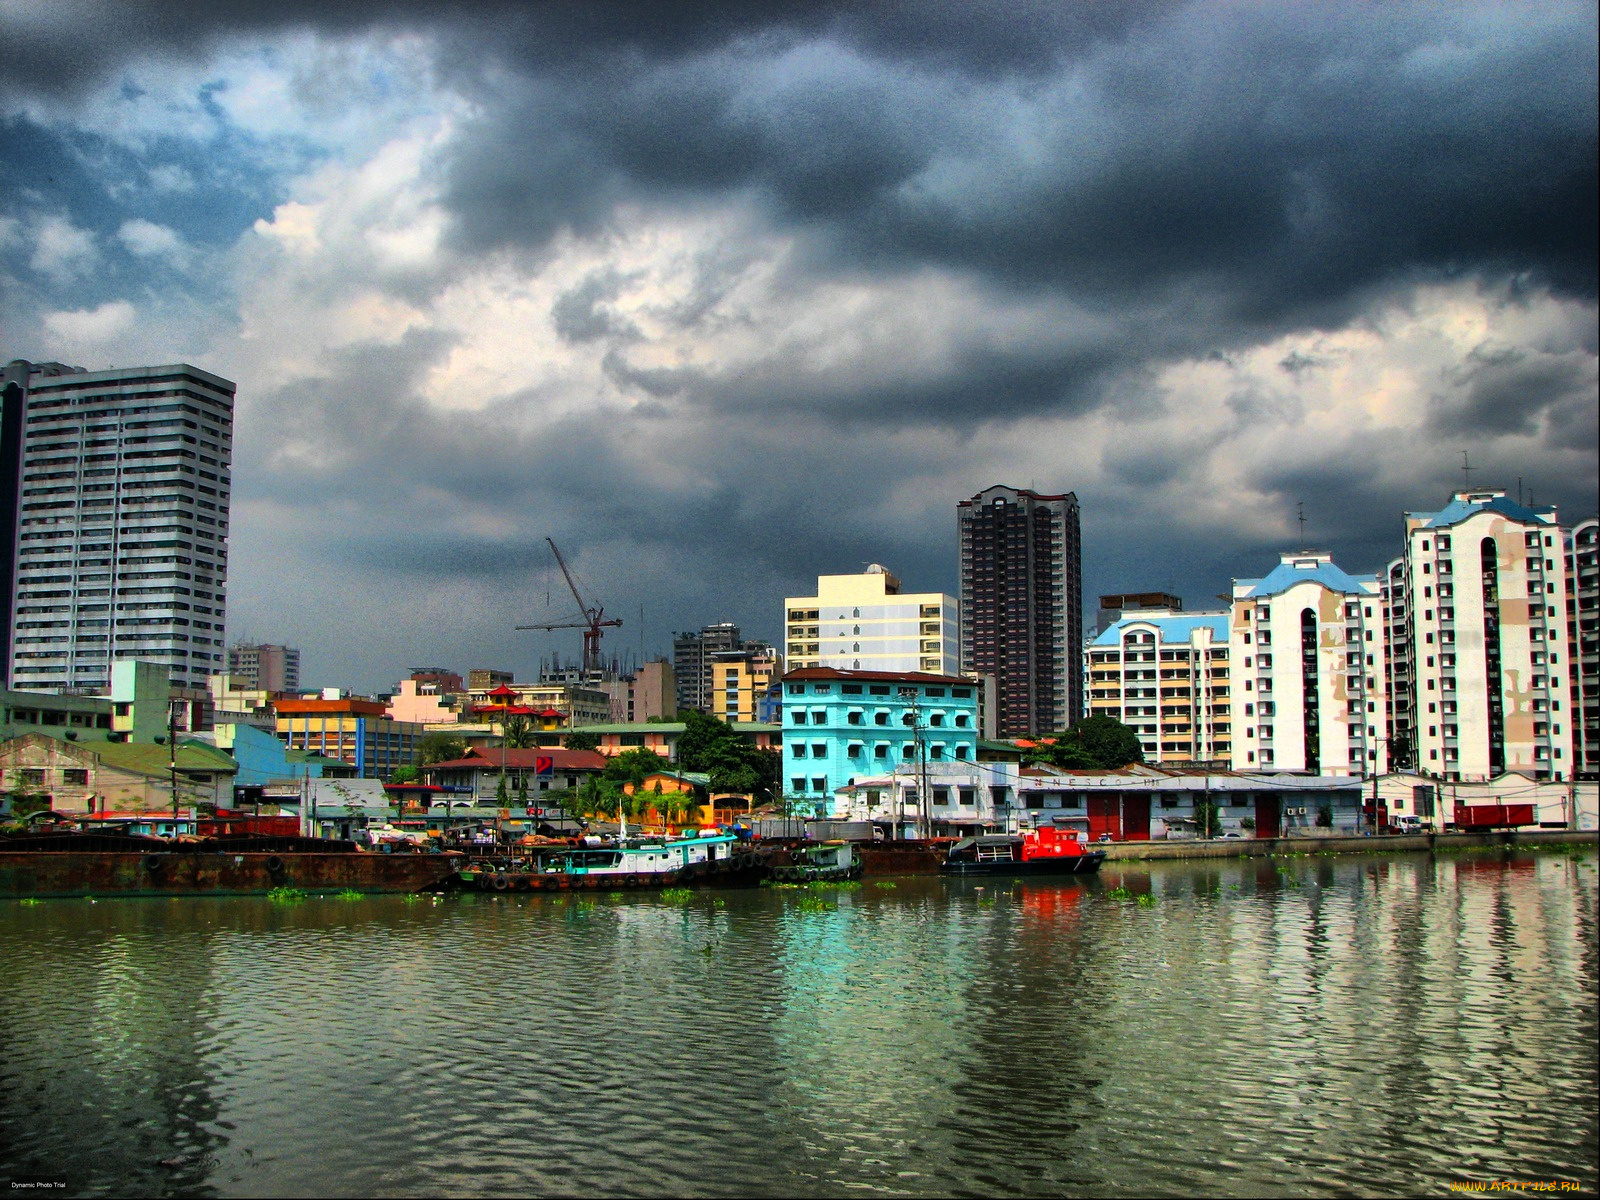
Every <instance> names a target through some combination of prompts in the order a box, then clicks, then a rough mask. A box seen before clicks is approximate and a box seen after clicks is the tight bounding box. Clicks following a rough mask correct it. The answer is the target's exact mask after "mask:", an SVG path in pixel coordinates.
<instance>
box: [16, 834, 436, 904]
mask: <svg viewBox="0 0 1600 1200" xmlns="http://www.w3.org/2000/svg"><path fill="white" fill-rule="evenodd" d="M462 861H463V856H462V855H460V854H455V853H442V854H440V853H417V854H386V853H381V852H378V851H373V850H363V849H359V848H358V847H357V846H356V845H355V844H354V843H352V842H338V841H327V840H324V839H320V838H302V837H262V836H254V837H252V836H248V835H246V836H239V837H222V838H206V839H202V840H199V841H190V842H184V841H179V842H173V841H170V840H168V839H166V838H155V837H141V836H138V835H134V834H112V833H62V832H48V833H33V834H21V835H18V836H16V837H9V838H0V897H8V898H16V899H21V898H25V897H39V898H52V897H61V898H68V897H75V896H79V897H81V896H257V895H265V894H267V893H268V892H270V891H272V890H273V889H274V888H298V889H299V890H301V891H303V892H309V893H313V894H314V893H317V892H339V891H345V890H354V891H359V892H426V891H434V890H437V889H440V888H442V887H444V886H445V884H446V883H448V882H449V881H450V880H451V879H453V878H454V877H455V875H456V873H457V871H458V870H459V868H460V866H461V863H462Z"/></svg>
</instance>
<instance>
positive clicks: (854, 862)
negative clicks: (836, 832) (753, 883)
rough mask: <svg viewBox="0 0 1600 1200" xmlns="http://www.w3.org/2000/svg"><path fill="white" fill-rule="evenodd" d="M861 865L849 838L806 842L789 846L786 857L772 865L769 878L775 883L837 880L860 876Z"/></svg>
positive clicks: (858, 877)
mask: <svg viewBox="0 0 1600 1200" xmlns="http://www.w3.org/2000/svg"><path fill="white" fill-rule="evenodd" d="M864 868H865V863H864V862H863V861H862V858H861V855H860V854H858V853H856V848H855V844H854V843H853V842H847V841H843V840H833V841H826V842H809V843H806V844H803V845H799V846H795V847H794V848H793V849H792V850H790V851H789V861H788V862H787V863H782V864H779V865H776V866H774V867H773V868H772V878H773V880H774V881H775V882H777V883H819V882H838V881H841V880H849V879H860V878H861V872H862V870H863V869H864Z"/></svg>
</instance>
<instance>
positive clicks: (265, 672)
mask: <svg viewBox="0 0 1600 1200" xmlns="http://www.w3.org/2000/svg"><path fill="white" fill-rule="evenodd" d="M228 674H229V675H234V676H238V677H239V678H241V679H244V680H246V681H248V687H249V688H251V689H260V690H262V691H268V692H297V691H299V690H300V651H298V650H296V649H294V648H292V647H290V646H266V645H260V646H257V645H247V644H246V643H244V642H240V643H238V644H237V645H234V646H229V647H228ZM456 682H457V683H458V684H459V683H460V679H459V677H458V678H457V681H456Z"/></svg>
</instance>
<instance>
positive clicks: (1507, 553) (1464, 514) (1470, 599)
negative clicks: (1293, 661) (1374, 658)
mask: <svg viewBox="0 0 1600 1200" xmlns="http://www.w3.org/2000/svg"><path fill="white" fill-rule="evenodd" d="M1405 531H1406V543H1405V554H1404V557H1403V558H1402V559H1401V560H1399V561H1397V562H1396V563H1395V564H1393V565H1392V566H1391V567H1390V570H1389V574H1388V577H1387V582H1388V587H1387V589H1386V593H1387V596H1386V598H1387V601H1388V603H1389V606H1390V610H1391V613H1390V633H1391V642H1392V643H1393V649H1392V651H1391V654H1392V657H1393V658H1394V660H1395V663H1394V675H1395V678H1396V684H1395V686H1396V689H1397V691H1398V690H1399V689H1400V688H1404V689H1405V691H1406V693H1407V698H1408V701H1409V702H1408V703H1406V704H1404V705H1396V708H1395V715H1394V719H1393V725H1392V729H1391V731H1390V739H1391V742H1394V743H1399V744H1401V745H1402V746H1404V747H1406V748H1407V750H1408V751H1409V753H1410V754H1411V756H1412V759H1411V761H1410V762H1406V763H1402V764H1401V765H1414V766H1415V767H1416V768H1417V769H1418V770H1421V771H1424V772H1427V773H1428V774H1430V775H1435V776H1438V777H1439V778H1441V779H1444V780H1446V781H1455V782H1474V781H1482V780H1492V779H1496V778H1498V777H1500V776H1501V775H1504V774H1506V773H1507V772H1516V773H1519V774H1522V775H1525V776H1528V777H1531V778H1533V779H1548V780H1558V779H1569V778H1571V777H1572V776H1573V774H1574V773H1575V768H1574V761H1575V760H1574V749H1573V746H1574V741H1573V726H1574V723H1575V722H1576V721H1577V720H1578V714H1577V713H1576V712H1574V711H1573V708H1574V705H1573V703H1572V679H1573V675H1574V673H1575V672H1577V670H1578V667H1579V664H1577V663H1575V662H1572V661H1571V652H1570V648H1569V631H1568V622H1569V620H1570V619H1571V617H1570V613H1569V606H1568V593H1569V591H1570V590H1571V586H1572V584H1571V580H1570V578H1569V576H1568V563H1567V554H1566V548H1565V538H1564V534H1563V531H1562V529H1561V527H1560V525H1559V524H1558V523H1557V520H1556V512H1555V509H1554V508H1551V507H1549V506H1540V507H1531V506H1527V505H1523V504H1519V503H1517V502H1516V501H1513V500H1511V499H1509V498H1508V497H1507V496H1506V494H1505V492H1504V491H1503V490H1501V489H1498V488H1479V489H1471V490H1465V491H1460V492H1456V493H1455V494H1454V495H1453V496H1452V497H1451V500H1450V503H1449V504H1447V505H1446V506H1445V507H1444V508H1442V509H1440V510H1439V511H1438V512H1408V513H1406V515H1405Z"/></svg>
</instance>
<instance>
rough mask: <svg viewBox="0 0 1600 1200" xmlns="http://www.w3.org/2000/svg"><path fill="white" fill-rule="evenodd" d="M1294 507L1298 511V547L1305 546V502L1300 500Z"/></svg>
mask: <svg viewBox="0 0 1600 1200" xmlns="http://www.w3.org/2000/svg"><path fill="white" fill-rule="evenodd" d="M1296 508H1297V509H1298V510H1299V513H1300V518H1299V519H1300V549H1302V550H1304V549H1305V548H1306V502H1305V501H1304V500H1301V501H1300V502H1299V503H1298V504H1297V505H1296Z"/></svg>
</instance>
